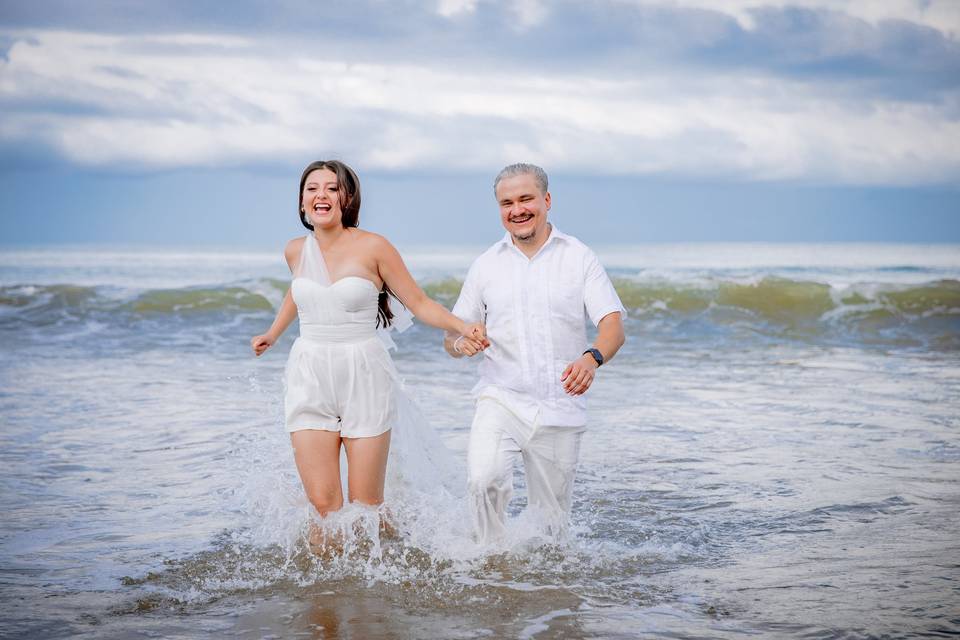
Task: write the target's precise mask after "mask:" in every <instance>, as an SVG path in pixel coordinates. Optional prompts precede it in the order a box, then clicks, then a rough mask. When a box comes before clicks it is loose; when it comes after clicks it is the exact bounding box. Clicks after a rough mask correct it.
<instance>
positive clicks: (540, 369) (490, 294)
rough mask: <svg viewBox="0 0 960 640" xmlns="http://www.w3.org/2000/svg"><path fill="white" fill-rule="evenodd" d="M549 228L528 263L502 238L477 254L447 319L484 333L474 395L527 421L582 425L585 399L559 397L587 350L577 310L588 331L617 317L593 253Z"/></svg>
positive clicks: (615, 300) (616, 304)
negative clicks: (478, 325) (570, 368)
mask: <svg viewBox="0 0 960 640" xmlns="http://www.w3.org/2000/svg"><path fill="white" fill-rule="evenodd" d="M551 226H552V228H551V231H550V236H549V237H548V238H547V241H546V242H545V243H544V245H543V246H542V247H540V250H539V251H538V252H537V253H536V254H535V255H534V256H533V257H532V258H527V256H525V255H524V254H523V252H521V251H520V250H519V249H517V247H515V246H514V244H513V241H512V239H511V237H510V234H509V233H507V234H505V235H504V237H503V239H502V240H500V241H499V242H497V243H496V244H494V245H493V246H492V247H490V248H489V249H487V251H485V252H484V253H483V254H482V255H480V257H478V258H477V259H476V260H475V261H474V262H473V264H472V265H471V267H470V271H469V272H468V273H467V277H466V279H465V280H464V283H463V289H462V290H461V291H460V297H459V299H458V300H457V303H456V305H454V307H453V313H454V314H455V315H457V316H458V317H460V318H462V319H463V320H465V321H467V322H485V323H486V326H487V337H488V338H489V339H490V347H489V348H488V349H486V350H485V351H484V352H483V353H482V360H481V361H480V365H479V370H480V381H479V382H478V383H477V385H476V386H475V387H474V389H473V393H474V395H475V396H477V397H480V396H491V397H494V398H496V399H497V400H499V401H501V402H503V403H504V404H506V405H507V406H508V407H509V408H510V409H511V410H512V411H514V412H515V413H516V414H517V415H519V416H520V417H521V418H524V419H525V420H528V421H531V422H532V421H533V420H534V419H535V418H537V417H539V419H540V423H541V424H545V425H554V426H583V425H585V424H586V421H587V415H586V399H585V398H584V396H582V395H581V396H576V397H574V396H570V395H568V394H567V393H566V392H564V390H563V384H562V383H561V382H560V376H561V374H562V373H563V371H564V369H566V368H567V365H569V364H570V363H571V362H573V361H574V360H576V359H577V358H579V357H580V356H581V355H583V352H584V350H585V349H587V348H588V347H589V346H590V345H588V344H587V330H586V321H585V319H584V311H586V315H588V316H589V317H590V320H591V321H592V322H593V323H594V324H595V325H596V324H598V323H599V322H600V320H601V319H602V318H603V317H604V316H606V315H607V314H610V313H616V312H621V313H622V312H624V311H625V310H624V308H623V304H621V302H620V298H619V296H617V292H616V291H615V290H614V288H613V284H612V283H611V282H610V278H609V277H608V276H607V273H606V271H604V269H603V266H602V265H601V264H600V261H599V260H598V259H597V256H596V254H595V253H594V252H593V251H591V250H590V248H589V247H587V246H586V245H585V244H583V243H582V242H580V241H579V240H577V239H576V238H574V237H573V236H569V235H567V234H565V233H561V232H560V230H559V229H557V228H556V226H553V225H551Z"/></svg>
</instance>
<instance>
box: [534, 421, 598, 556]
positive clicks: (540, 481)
mask: <svg viewBox="0 0 960 640" xmlns="http://www.w3.org/2000/svg"><path fill="white" fill-rule="evenodd" d="M584 430H585V428H584V427H551V426H538V427H536V429H535V431H534V433H533V436H532V437H531V438H530V441H529V442H528V443H527V446H525V447H524V449H523V463H524V467H525V469H526V473H527V493H528V495H529V506H530V508H531V509H533V510H534V511H535V512H536V513H537V515H538V516H539V517H540V518H541V519H542V520H543V524H544V525H545V526H546V529H547V531H548V533H549V534H550V535H553V536H557V537H563V536H564V535H566V531H567V526H568V523H569V518H570V505H571V502H572V498H573V478H574V476H575V475H576V472H577V459H578V458H579V457H580V440H581V439H582V437H583V432H584Z"/></svg>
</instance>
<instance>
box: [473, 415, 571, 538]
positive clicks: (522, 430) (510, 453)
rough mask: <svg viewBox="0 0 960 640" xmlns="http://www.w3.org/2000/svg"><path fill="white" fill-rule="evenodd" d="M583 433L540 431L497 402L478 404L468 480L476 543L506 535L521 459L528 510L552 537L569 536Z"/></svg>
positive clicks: (568, 429) (550, 428)
mask: <svg viewBox="0 0 960 640" xmlns="http://www.w3.org/2000/svg"><path fill="white" fill-rule="evenodd" d="M585 429H586V427H555V426H549V425H541V424H539V420H537V421H535V422H533V423H530V422H527V421H525V420H523V419H521V418H520V417H519V416H517V415H516V414H515V413H513V412H512V411H510V410H509V409H508V408H507V407H506V406H504V405H503V404H501V403H500V402H499V401H497V400H494V399H493V398H488V397H481V398H480V399H479V400H478V401H477V411H476V414H475V415H474V417H473V425H472V427H471V428H470V445H469V449H468V452H467V469H468V472H467V475H468V493H469V499H470V506H471V512H472V514H473V518H474V522H473V524H474V531H475V534H476V536H477V539H478V541H480V542H490V541H493V540H497V539H498V538H501V537H503V535H504V533H505V532H506V527H505V525H506V508H507V504H508V503H509V502H510V497H511V496H512V495H513V468H514V465H515V464H516V462H517V460H518V458H520V457H521V456H522V457H523V465H524V470H525V471H526V478H527V508H528V509H529V510H531V511H533V512H534V515H535V516H536V518H537V519H538V520H540V521H541V522H542V524H543V526H544V528H545V530H546V531H547V533H548V534H549V535H553V536H562V535H564V534H565V532H566V529H567V521H568V518H569V513H570V502H571V497H572V494H573V477H574V475H575V474H576V470H577V458H578V457H579V455H580V439H581V437H582V436H583V432H584V430H585Z"/></svg>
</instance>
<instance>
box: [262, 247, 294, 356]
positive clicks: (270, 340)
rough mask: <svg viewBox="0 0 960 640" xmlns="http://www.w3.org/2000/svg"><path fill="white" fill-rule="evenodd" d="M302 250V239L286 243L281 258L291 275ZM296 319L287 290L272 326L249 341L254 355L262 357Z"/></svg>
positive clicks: (291, 298)
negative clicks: (283, 259)
mask: <svg viewBox="0 0 960 640" xmlns="http://www.w3.org/2000/svg"><path fill="white" fill-rule="evenodd" d="M302 250H303V239H302V238H295V239H293V240H291V241H290V242H288V243H287V246H286V248H285V249H284V250H283V256H284V257H285V258H286V260H287V266H288V267H290V272H291V273H293V265H295V264H297V261H298V260H299V259H300V252H301V251H302ZM296 317H297V305H296V304H295V303H294V302H293V296H291V295H290V289H287V293H286V294H284V296H283V302H281V303H280V309H279V310H278V311H277V317H276V318H274V320H273V324H271V325H270V328H269V329H268V330H267V332H266V333H264V334H262V335H259V336H254V337H253V338H252V339H251V340H250V346H251V347H253V353H254V355H257V356H260V355H263V352H264V351H266V350H267V349H269V348H270V347H272V346H273V344H274V343H275V342H276V341H277V340H279V339H280V336H281V335H282V334H283V332H284V331H286V330H287V327H289V326H290V323H291V322H293V319H294V318H296Z"/></svg>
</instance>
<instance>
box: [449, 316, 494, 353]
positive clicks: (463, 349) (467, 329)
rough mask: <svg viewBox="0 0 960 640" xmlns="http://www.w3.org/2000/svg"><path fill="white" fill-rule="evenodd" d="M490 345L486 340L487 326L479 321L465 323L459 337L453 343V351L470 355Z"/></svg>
mask: <svg viewBox="0 0 960 640" xmlns="http://www.w3.org/2000/svg"><path fill="white" fill-rule="evenodd" d="M489 346H490V341H489V340H487V328H486V327H485V326H483V324H482V323H480V322H471V323H465V324H464V325H463V329H462V330H461V331H460V337H459V338H457V339H456V340H455V341H454V343H453V349H454V351H458V352H460V353H462V354H463V355H465V356H468V357H472V356H475V355H477V354H478V353H480V352H481V351H483V350H484V349H486V348H487V347H489Z"/></svg>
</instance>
